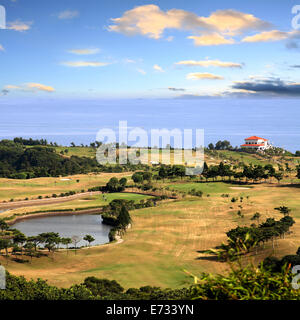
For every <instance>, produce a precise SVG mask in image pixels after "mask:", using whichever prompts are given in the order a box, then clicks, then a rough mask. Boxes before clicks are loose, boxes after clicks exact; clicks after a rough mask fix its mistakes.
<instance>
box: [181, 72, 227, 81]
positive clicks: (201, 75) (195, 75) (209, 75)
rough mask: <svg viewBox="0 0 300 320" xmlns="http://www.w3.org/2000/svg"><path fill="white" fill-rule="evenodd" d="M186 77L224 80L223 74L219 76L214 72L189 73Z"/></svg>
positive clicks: (190, 78) (189, 78)
mask: <svg viewBox="0 0 300 320" xmlns="http://www.w3.org/2000/svg"><path fill="white" fill-rule="evenodd" d="M186 78H187V79H188V80H223V79H224V78H223V77H222V76H218V75H215V74H212V73H200V72H195V73H189V74H188V75H187V76H186Z"/></svg>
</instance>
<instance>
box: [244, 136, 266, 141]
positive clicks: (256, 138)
mask: <svg viewBox="0 0 300 320" xmlns="http://www.w3.org/2000/svg"><path fill="white" fill-rule="evenodd" d="M245 140H264V141H268V139H264V138H260V137H257V136H252V137H249V138H247V139H245Z"/></svg>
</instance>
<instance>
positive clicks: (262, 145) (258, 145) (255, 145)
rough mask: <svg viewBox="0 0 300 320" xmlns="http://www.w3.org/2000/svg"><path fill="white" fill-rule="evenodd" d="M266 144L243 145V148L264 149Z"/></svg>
mask: <svg viewBox="0 0 300 320" xmlns="http://www.w3.org/2000/svg"><path fill="white" fill-rule="evenodd" d="M264 146H265V145H264V144H242V145H241V147H264Z"/></svg>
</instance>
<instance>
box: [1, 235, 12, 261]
mask: <svg viewBox="0 0 300 320" xmlns="http://www.w3.org/2000/svg"><path fill="white" fill-rule="evenodd" d="M11 246H12V243H11V241H10V240H8V239H0V252H1V250H3V249H4V250H5V254H6V257H8V248H10V247H11Z"/></svg>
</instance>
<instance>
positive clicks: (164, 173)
mask: <svg viewBox="0 0 300 320" xmlns="http://www.w3.org/2000/svg"><path fill="white" fill-rule="evenodd" d="M158 175H159V176H160V177H161V178H162V179H163V180H165V178H166V177H167V176H168V171H167V170H166V167H165V166H161V167H160V169H159V171H158Z"/></svg>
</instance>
